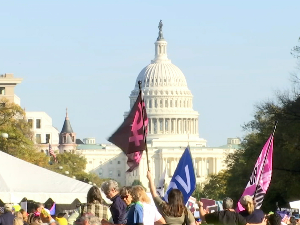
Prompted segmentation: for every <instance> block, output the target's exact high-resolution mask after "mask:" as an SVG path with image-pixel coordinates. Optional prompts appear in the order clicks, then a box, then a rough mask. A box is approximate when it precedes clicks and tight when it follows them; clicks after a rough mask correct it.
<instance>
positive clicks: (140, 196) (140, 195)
mask: <svg viewBox="0 0 300 225" xmlns="http://www.w3.org/2000/svg"><path fill="white" fill-rule="evenodd" d="M132 201H133V202H137V201H140V202H145V203H148V204H149V203H151V200H150V198H149V197H148V195H147V194H146V192H145V189H144V188H143V187H142V186H141V185H135V186H133V187H132Z"/></svg>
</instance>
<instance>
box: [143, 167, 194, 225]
mask: <svg viewBox="0 0 300 225" xmlns="http://www.w3.org/2000/svg"><path fill="white" fill-rule="evenodd" d="M147 178H148V180H149V187H150V192H151V195H152V198H153V201H154V203H155V206H156V207H157V210H158V212H159V213H160V214H161V215H162V216H163V218H164V219H165V221H166V223H167V224H173V225H174V224H178V225H182V224H185V225H195V224H196V222H195V218H194V216H193V214H192V213H191V211H190V210H189V209H187V208H186V207H185V205H184V199H183V194H182V192H181V191H180V190H178V189H172V190H171V191H170V192H169V193H168V202H165V201H164V200H162V199H161V198H160V196H159V195H158V194H157V191H156V188H155V185H154V181H153V178H152V174H151V172H150V171H148V172H147Z"/></svg>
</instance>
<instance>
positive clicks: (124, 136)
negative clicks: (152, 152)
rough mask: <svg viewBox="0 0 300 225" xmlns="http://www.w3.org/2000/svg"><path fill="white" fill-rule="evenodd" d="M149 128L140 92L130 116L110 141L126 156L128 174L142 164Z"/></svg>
mask: <svg viewBox="0 0 300 225" xmlns="http://www.w3.org/2000/svg"><path fill="white" fill-rule="evenodd" d="M147 127H148V117H147V113H146V107H145V102H144V100H143V96H142V91H141V90H140V92H139V95H138V97H137V99H136V101H135V103H134V105H133V107H132V109H131V110H130V112H129V114H128V116H127V117H126V119H125V120H124V121H123V123H122V124H121V126H120V127H119V128H118V129H117V130H116V132H115V133H113V134H112V136H111V137H110V138H109V139H108V141H110V142H111V143H113V144H115V145H116V146H118V147H119V148H120V149H121V150H122V151H123V152H124V153H125V154H126V156H127V158H128V159H127V164H128V166H129V169H128V170H127V172H131V171H133V170H135V169H136V168H137V167H138V166H139V164H140V161H141V158H142V154H143V151H144V150H145V149H146V136H147Z"/></svg>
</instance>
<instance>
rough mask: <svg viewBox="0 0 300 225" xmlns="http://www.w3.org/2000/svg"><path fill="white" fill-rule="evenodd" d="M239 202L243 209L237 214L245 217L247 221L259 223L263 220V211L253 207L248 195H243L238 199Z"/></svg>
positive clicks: (251, 199)
mask: <svg viewBox="0 0 300 225" xmlns="http://www.w3.org/2000/svg"><path fill="white" fill-rule="evenodd" d="M240 203H241V205H242V206H243V207H244V208H245V210H243V211H240V212H239V214H240V215H242V216H243V217H244V218H245V219H246V221H247V223H261V222H262V221H263V220H264V218H265V214H264V212H263V211H262V210H261V209H255V204H254V201H253V198H252V197H251V196H250V195H244V196H243V197H242V198H241V199H240Z"/></svg>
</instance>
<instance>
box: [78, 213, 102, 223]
mask: <svg viewBox="0 0 300 225" xmlns="http://www.w3.org/2000/svg"><path fill="white" fill-rule="evenodd" d="M76 224H77V225H101V221H100V219H99V218H98V217H96V216H94V215H93V214H85V215H84V216H82V217H81V218H80V219H79V221H77V222H76Z"/></svg>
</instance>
